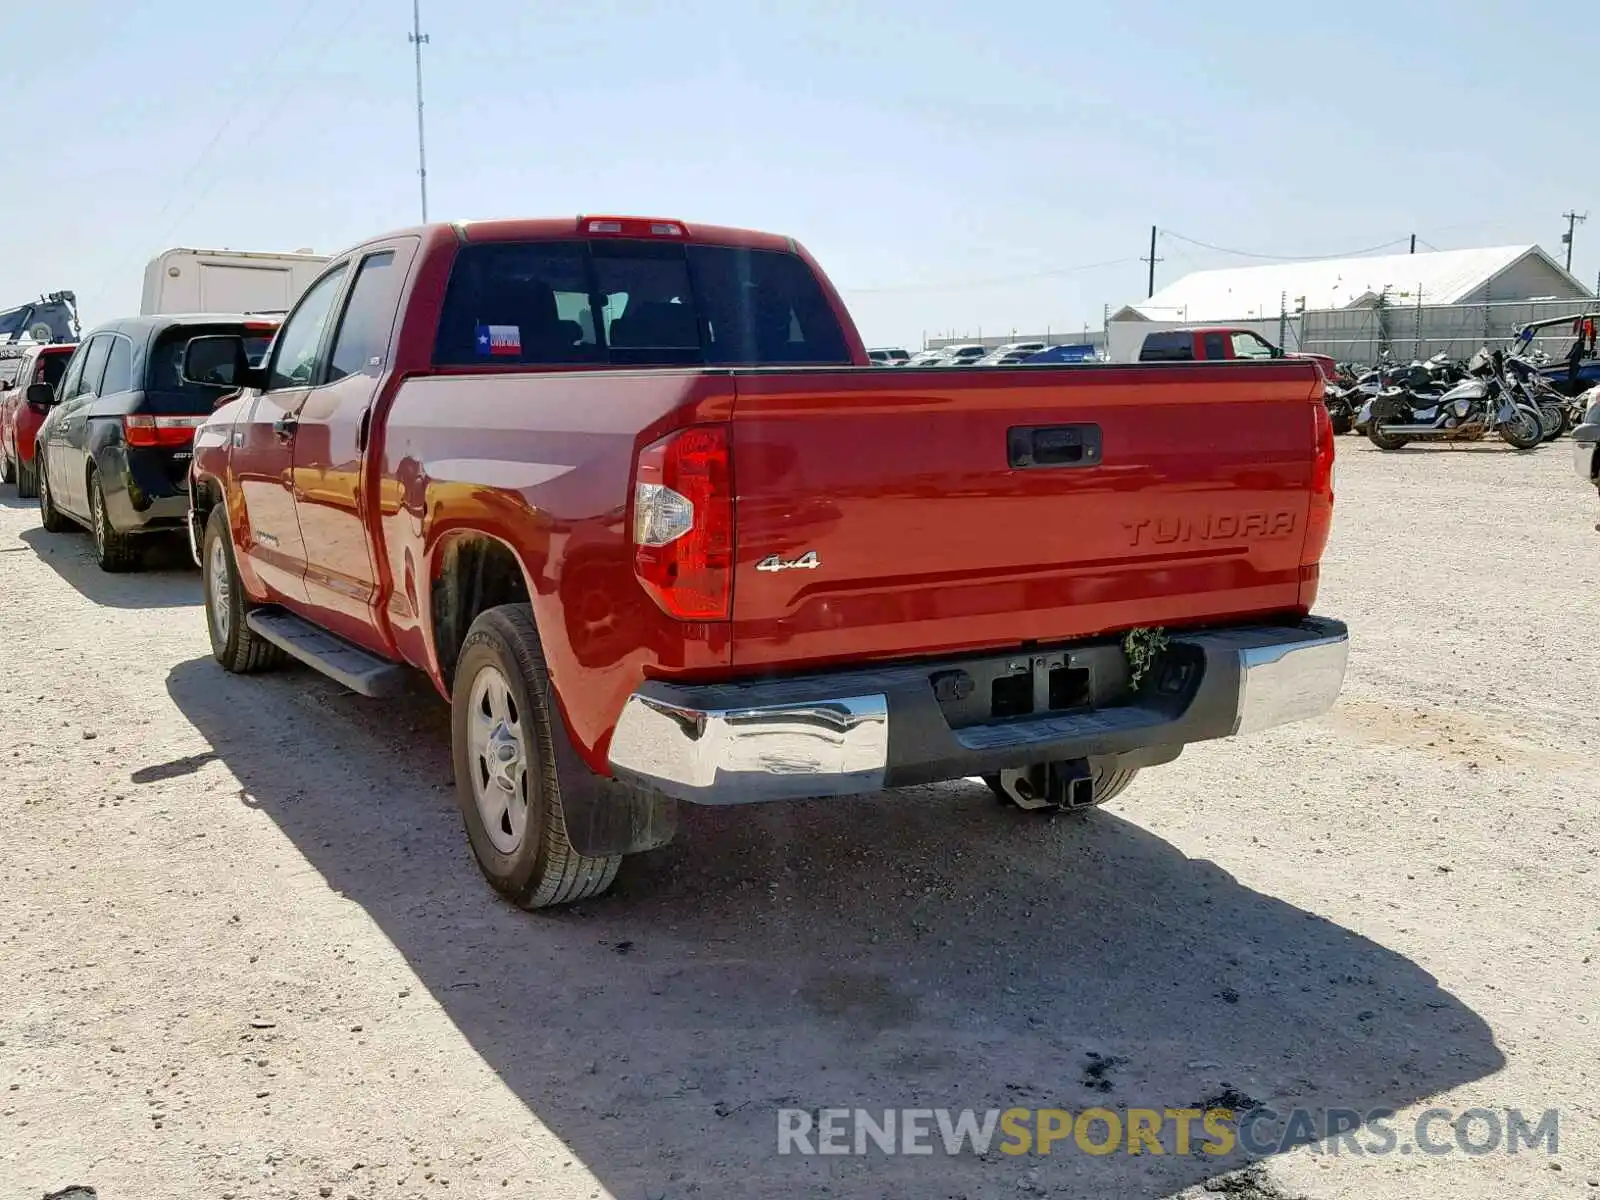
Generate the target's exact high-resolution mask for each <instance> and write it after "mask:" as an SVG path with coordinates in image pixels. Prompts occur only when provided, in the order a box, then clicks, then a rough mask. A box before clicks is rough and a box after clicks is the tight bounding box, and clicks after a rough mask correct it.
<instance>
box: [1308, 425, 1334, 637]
mask: <svg viewBox="0 0 1600 1200" xmlns="http://www.w3.org/2000/svg"><path fill="white" fill-rule="evenodd" d="M1311 428H1312V451H1311V505H1310V508H1309V510H1308V511H1307V513H1306V540H1305V544H1304V546H1303V548H1302V549H1301V551H1300V606H1301V607H1302V608H1305V609H1307V610H1308V611H1309V609H1310V607H1311V605H1312V604H1314V603H1315V602H1316V598H1317V583H1318V577H1319V575H1320V573H1321V572H1320V570H1319V569H1318V565H1317V564H1318V563H1320V562H1321V561H1322V552H1323V551H1324V550H1325V549H1327V547H1328V534H1329V533H1330V532H1332V530H1333V471H1334V468H1333V455H1334V452H1333V422H1332V420H1330V419H1329V417H1328V406H1327V405H1326V404H1324V403H1323V402H1322V397H1321V396H1320V395H1318V396H1317V397H1316V398H1315V399H1313V400H1312V402H1311Z"/></svg>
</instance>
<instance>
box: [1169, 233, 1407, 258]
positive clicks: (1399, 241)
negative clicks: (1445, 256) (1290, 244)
mask: <svg viewBox="0 0 1600 1200" xmlns="http://www.w3.org/2000/svg"><path fill="white" fill-rule="evenodd" d="M1161 236H1162V237H1169V238H1177V239H1178V241H1180V242H1188V243H1189V244H1190V245H1191V246H1199V247H1200V248H1201V249H1203V250H1215V251H1216V252H1217V253H1218V254H1236V255H1238V256H1239V257H1240V258H1267V259H1276V260H1278V261H1279V262H1317V261H1319V260H1321V259H1325V258H1357V257H1359V256H1360V255H1363V254H1372V253H1374V252H1375V251H1378V250H1387V249H1389V247H1391V246H1399V245H1403V244H1404V243H1405V242H1406V241H1407V240H1408V239H1409V237H1410V235H1409V234H1408V235H1406V237H1398V238H1395V239H1394V240H1393V241H1391V242H1384V243H1383V244H1382V245H1379V246H1368V247H1367V248H1366V249H1364V250H1349V251H1346V252H1345V253H1343V254H1259V253H1257V252H1256V251H1254V250H1234V249H1231V248H1230V247H1227V246H1217V245H1213V244H1212V243H1211V242H1202V241H1201V240H1200V239H1199V238H1192V237H1187V236H1185V235H1184V234H1181V233H1176V232H1174V231H1173V230H1171V229H1163V230H1162V231H1161Z"/></svg>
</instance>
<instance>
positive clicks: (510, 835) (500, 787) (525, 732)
mask: <svg viewBox="0 0 1600 1200" xmlns="http://www.w3.org/2000/svg"><path fill="white" fill-rule="evenodd" d="M550 704H551V696H550V679H549V675H548V674H547V672H546V669H545V661H544V651H543V649H542V648H541V646H540V644H539V634H538V631H537V630H536V629H535V628H534V624H533V610H532V608H530V607H529V606H528V605H526V604H504V605H501V606H500V607H498V608H491V609H490V610H489V611H487V612H485V613H482V614H481V615H480V616H479V617H478V619H477V620H476V621H474V622H473V623H472V628H471V630H470V631H468V633H467V640H466V641H465V642H464V643H463V644H462V647H461V657H460V658H459V659H458V660H457V663H456V672H455V685H454V688H453V690H452V695H451V700H450V708H451V721H450V724H451V748H452V753H453V756H454V759H455V773H456V802H457V804H459V805H460V807H461V816H462V820H463V821H464V822H465V824H466V827H467V838H468V840H469V841H470V842H471V843H472V853H473V855H474V857H475V858H476V859H477V860H478V868H479V869H480V870H481V871H482V872H483V874H484V877H485V878H486V879H487V880H488V881H489V883H490V885H491V886H492V887H493V888H494V889H495V891H497V892H499V893H500V894H501V895H502V896H504V897H505V898H506V899H508V900H510V901H511V902H512V903H513V904H516V905H518V906H519V907H522V908H547V907H549V906H551V905H555V904H570V903H572V902H573V901H575V900H584V899H587V898H588V897H590V896H598V895H599V894H600V893H602V892H604V891H605V890H606V889H607V888H609V887H610V886H611V882H612V880H614V879H615V878H616V876H617V867H618V865H619V864H620V863H621V862H622V856H621V855H620V854H610V855H604V856H600V857H591V856H589V855H584V854H579V853H578V852H577V850H575V849H574V848H573V846H572V842H571V841H570V840H569V838H568V837H567V823H566V815H565V810H564V808H563V806H562V799H561V776H560V772H559V771H558V770H557V769H556V755H555V742H554V738H555V736H565V734H558V731H557V730H555V729H554V728H553V727H552V723H551V717H550Z"/></svg>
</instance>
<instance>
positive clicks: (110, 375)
mask: <svg viewBox="0 0 1600 1200" xmlns="http://www.w3.org/2000/svg"><path fill="white" fill-rule="evenodd" d="M132 390H133V343H132V342H131V341H129V340H128V339H127V338H125V337H123V336H122V335H121V334H118V335H116V336H114V337H112V339H111V353H110V355H109V356H108V357H107V359H106V374H105V378H104V379H103V380H101V382H100V394H101V395H102V396H114V395H116V394H117V393H119V392H131V391H132Z"/></svg>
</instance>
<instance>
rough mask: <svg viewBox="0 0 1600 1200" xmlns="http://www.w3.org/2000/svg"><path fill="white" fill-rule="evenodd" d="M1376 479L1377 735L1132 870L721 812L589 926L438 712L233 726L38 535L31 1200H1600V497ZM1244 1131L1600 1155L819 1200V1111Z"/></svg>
mask: <svg viewBox="0 0 1600 1200" xmlns="http://www.w3.org/2000/svg"><path fill="white" fill-rule="evenodd" d="M1340 453H1341V461H1340V470H1339V483H1340V487H1341V496H1340V501H1339V515H1338V520H1337V522H1336V525H1337V528H1336V532H1335V536H1334V540H1333V543H1332V546H1331V548H1330V551H1329V555H1328V559H1327V562H1326V565H1325V568H1324V583H1323V588H1322V601H1321V604H1320V605H1319V608H1320V609H1321V610H1322V611H1324V612H1327V613H1328V614H1330V615H1335V616H1339V617H1343V618H1345V619H1347V620H1348V621H1349V622H1350V625H1351V628H1352V630H1353V638H1354V650H1353V653H1352V658H1351V670H1350V678H1349V683H1348V687H1347V692H1346V696H1345V698H1344V699H1343V701H1342V702H1341V703H1340V705H1339V706H1338V708H1337V709H1336V710H1335V711H1334V712H1333V713H1332V714H1330V715H1329V716H1328V717H1327V718H1326V719H1324V720H1321V721H1318V722H1316V723H1313V724H1308V725H1303V726H1298V727H1290V728H1287V729H1282V730H1276V731H1272V732H1270V733H1267V734H1260V735H1256V736H1253V737H1249V738H1245V739H1241V740H1238V741H1235V742H1228V743H1212V744H1210V745H1204V746H1200V747H1196V748H1194V749H1192V750H1190V751H1188V752H1187V753H1185V755H1184V756H1183V757H1182V758H1181V759H1180V760H1179V761H1178V762H1176V763H1174V764H1172V765H1171V766H1169V767H1165V768H1162V769H1160V770H1154V771H1150V772H1147V773H1146V774H1144V775H1143V776H1141V778H1140V779H1139V781H1138V782H1137V783H1136V784H1135V785H1134V786H1133V787H1132V788H1131V789H1130V790H1129V791H1128V792H1127V793H1126V794H1125V796H1124V797H1123V798H1122V799H1120V800H1119V801H1117V802H1116V803H1114V804H1113V805H1111V806H1110V807H1109V808H1108V809H1106V810H1104V811H1102V812H1099V813H1096V814H1093V815H1091V816H1090V817H1088V818H1085V819H1072V818H1065V817H1061V818H1054V819H1051V818H1044V819H1034V818H1032V817H1031V816H1029V815H1028V814H1021V813H1016V812H1008V811H1003V810H1000V809H998V808H997V807H996V806H994V805H993V803H992V802H991V800H990V798H989V796H988V794H987V792H986V791H985V790H984V789H983V788H981V787H980V786H978V785H976V784H973V783H957V784H950V785H944V786H939V787H930V788H922V789H916V790H912V791H907V792H901V793H893V794H885V795H883V796H881V797H875V798H871V799H868V800H864V801H860V802H831V803H808V804H798V805H781V806H771V807H763V808H752V809H747V810H742V811H706V810H689V811H688V812H686V814H685V821H684V829H683V832H682V835H681V836H680V839H679V841H678V843H677V844H676V845H674V846H673V847H671V848H669V849H666V850H663V851H658V852H655V853H653V854H649V855H644V856H641V857H639V858H637V859H631V860H629V861H628V862H627V863H626V864H625V865H624V867H623V871H622V874H621V876H620V878H619V882H618V886H617V888H616V890H615V893H614V894H613V895H611V896H609V897H607V898H605V899H603V900H600V901H595V902H591V903H588V904H586V905H584V906H582V907H581V908H579V909H577V910H570V911H565V912H560V913H556V914H544V915H529V914H525V913H521V912H518V911H515V910H513V909H511V908H509V907H507V906H505V905H503V904H501V903H499V902H497V901H495V900H494V899H493V898H492V897H491V895H490V893H489V892H488V890H487V889H486V888H485V887H484V886H483V884H482V883H481V881H480V879H479V877H478V875H477V872H476V870H475V868H474V867H473V865H472V862H471V859H470V856H469V852H468V850H467V847H466V844H465V839H464V837H463V835H462V832H461V827H460V821H459V818H458V817H457V815H456V813H455V811H454V808H453V799H452V795H451V792H450V789H449V784H448V779H449V770H450V767H449V759H448V753H447V721H446V712H445V710H444V707H443V706H442V705H441V704H439V703H438V702H437V701H436V700H434V699H432V698H431V697H429V696H425V695H418V696H416V697H413V698H410V699H407V700H403V701H400V702H396V703H386V704H379V703H375V702H371V701H365V700H361V699H359V698H356V697H354V696H350V695H347V694H344V693H341V692H340V691H339V689H337V688H336V687H334V686H333V685H331V684H329V683H327V682H326V681H324V680H322V679H321V678H320V677H317V676H315V675H313V674H311V673H309V672H305V671H298V670H296V671H289V672H285V673H283V674H279V675H276V676H271V677H266V678H260V679H236V678H231V677H228V676H225V675H224V674H223V673H222V672H221V670H220V669H219V668H218V667H217V666H216V665H215V664H214V663H213V662H212V661H211V659H210V657H209V654H208V652H207V646H206V638H205V632H204V627H203V618H202V613H201V610H200V607H199V583H198V576H197V574H196V573H195V572H193V571H192V570H189V569H187V568H186V567H185V565H184V563H183V557H182V555H181V554H173V555H171V556H169V557H168V559H167V561H166V565H165V566H159V565H158V566H157V567H156V568H155V569H152V570H150V571H147V572H146V573H144V574H141V575H136V576H127V577H113V576H107V575H103V574H101V573H100V572H99V571H98V570H97V569H96V568H95V567H94V566H93V564H92V563H91V562H90V560H89V558H88V555H87V546H86V538H84V537H82V536H72V535H62V536H52V535H47V534H44V533H43V532H42V531H41V530H40V529H39V527H38V523H37V517H36V510H35V507H34V505H33V504H32V503H31V502H19V501H17V500H16V499H15V498H14V495H13V493H12V492H10V490H9V489H8V490H7V491H6V492H5V493H4V494H3V495H0V588H3V590H4V595H5V596H6V614H7V616H6V622H5V632H6V637H5V638H4V640H3V641H0V673H3V678H4V679H5V680H6V686H5V688H4V689H3V693H0V720H3V727H4V729H5V731H6V736H5V739H4V741H3V742H0V768H4V769H5V770H6V782H7V785H8V786H6V788H5V789H4V794H5V795H6V797H7V799H8V802H9V803H8V822H7V831H6V836H5V838H4V840H3V843H0V864H3V869H4V870H3V878H4V888H3V892H0V917H3V920H0V978H3V979H4V980H5V987H4V992H5V1002H4V1004H3V1006H0V1114H3V1115H0V1197H7V1198H8V1197H13V1196H15V1197H36V1196H39V1195H41V1194H43V1193H45V1192H49V1191H54V1190H56V1189H60V1188H65V1187H66V1186H68V1185H69V1184H74V1183H76V1184H83V1185H90V1186H93V1187H95V1188H96V1189H98V1192H99V1195H100V1197H101V1198H102V1200H111V1198H117V1200H121V1198H128V1200H162V1198H168V1197H171V1198H183V1200H188V1198H190V1197H222V1198H227V1197H237V1198H241V1200H242V1198H244V1197H268V1196H286V1197H287V1196H293V1197H312V1196H332V1197H340V1198H343V1197H360V1198H362V1200H365V1198H367V1197H418V1196H426V1197H434V1196H449V1195H458V1196H466V1197H469V1198H473V1200H476V1198H478V1197H492V1196H514V1197H528V1198H531V1197H538V1198H540V1200H545V1198H555V1197H580V1198H590V1197H611V1196H614V1197H619V1198H624V1200H640V1198H644V1197H662V1198H677V1197H689V1196H695V1197H708V1198H709V1197H723V1196H727V1197H741V1198H764V1197H774V1198H776V1197H785V1198H789V1197H802V1196H804V1197H824V1196H826V1197H885V1198H890V1197H894V1198H898V1197H907V1196H916V1197H919V1198H920V1197H936V1198H942V1197H951V1198H956V1197H965V1198H969V1200H980V1198H982V1200H988V1198H992V1197H1011V1196H1017V1195H1022V1196H1030V1195H1040V1196H1042V1195H1050V1196H1083V1197H1145V1196H1152V1197H1154V1196H1170V1195H1173V1194H1177V1193H1182V1194H1184V1195H1189V1194H1191V1192H1190V1191H1189V1190H1186V1189H1192V1194H1193V1195H1196V1196H1201V1195H1209V1194H1219V1193H1220V1194H1225V1195H1232V1196H1242V1197H1254V1198H1258V1200H1260V1198H1266V1197H1307V1198H1316V1200H1323V1198H1327V1200H1332V1198H1334V1197H1351V1198H1354V1197H1361V1198H1370V1197H1379V1198H1382V1197H1391V1196H1419V1197H1420V1196H1429V1197H1432V1196H1443V1195H1450V1196H1455V1197H1485V1198H1487V1197H1495V1198H1499V1197H1504V1196H1508V1195H1519V1196H1532V1197H1562V1196H1594V1197H1600V1120H1597V1108H1596V1105H1595V1103H1594V1099H1593V1097H1594V1093H1595V1090H1596V1084H1597V1083H1600V1080H1597V1078H1596V1075H1597V1069H1596V1062H1597V1056H1596V1051H1595V1045H1596V1042H1595V1034H1596V1024H1597V1023H1600V1000H1597V997H1600V986H1597V984H1600V963H1597V961H1596V957H1597V956H1600V945H1597V943H1600V886H1597V883H1600V879H1597V875H1596V866H1597V859H1596V844H1597V843H1596V836H1595V833H1594V815H1595V809H1596V805H1597V800H1596V798H1595V788H1594V784H1593V781H1594V763H1595V756H1596V747H1597V743H1600V717H1597V716H1596V705H1595V698H1596V693H1595V687H1596V681H1597V680H1600V639H1596V637H1595V636H1594V630H1595V626H1596V616H1597V611H1596V607H1597V606H1596V596H1597V595H1600V553H1597V552H1600V542H1597V535H1596V534H1595V532H1594V530H1593V524H1594V519H1595V517H1596V515H1597V512H1596V502H1595V497H1594V496H1593V494H1592V493H1588V492H1586V490H1585V489H1584V488H1582V487H1581V486H1580V485H1579V484H1578V482H1577V481H1576V480H1575V479H1574V478H1573V476H1572V474H1571V470H1570V466H1569V460H1570V453H1569V448H1568V446H1567V444H1566V443H1557V444H1555V445H1553V446H1548V447H1545V448H1542V449H1540V450H1539V451H1536V452H1534V453H1532V454H1528V455H1518V454H1514V453H1512V452H1510V451H1508V450H1506V449H1505V448H1503V447H1500V446H1498V445H1495V446H1483V447H1472V448H1464V449H1458V450H1449V449H1432V448H1425V449H1420V450H1408V451H1405V452H1402V453H1399V454H1393V455H1381V454H1379V453H1378V452H1376V451H1374V450H1373V449H1371V447H1369V446H1368V445H1367V444H1366V443H1365V442H1364V441H1359V440H1356V439H1353V438H1344V439H1341V440H1340ZM1219 1100H1221V1101H1227V1102H1231V1103H1233V1104H1245V1103H1248V1102H1249V1101H1260V1102H1265V1103H1268V1104H1270V1105H1271V1106H1272V1107H1273V1108H1274V1109H1275V1110H1279V1111H1285V1110H1287V1109H1289V1108H1291V1107H1293V1106H1294V1105H1297V1104H1299V1105H1306V1106H1315V1107H1339V1108H1350V1109H1356V1110H1362V1111H1365V1110H1369V1109H1372V1108H1376V1107H1392V1108H1395V1109H1399V1110H1401V1117H1400V1119H1399V1120H1398V1121H1397V1122H1396V1125H1397V1126H1399V1127H1401V1128H1402V1130H1404V1129H1405V1128H1406V1121H1407V1120H1408V1118H1409V1117H1410V1116H1413V1115H1414V1114H1416V1113H1418V1112H1421V1111H1422V1110H1424V1109H1427V1108H1429V1107H1433V1106H1438V1107H1446V1108H1450V1109H1453V1110H1465V1109H1469V1108H1475V1107H1482V1108H1489V1109H1494V1110H1501V1109H1505V1108H1519V1109H1521V1110H1523V1111H1524V1112H1525V1113H1530V1114H1536V1113H1538V1112H1540V1111H1542V1110H1544V1109H1546V1108H1558V1109H1560V1110H1561V1126H1560V1143H1559V1147H1560V1152H1559V1154H1558V1155H1557V1156H1556V1157H1554V1158H1551V1157H1550V1156H1549V1155H1547V1154H1546V1153H1544V1152H1543V1151H1538V1152H1528V1151H1524V1152H1523V1153H1521V1154H1518V1155H1514V1156H1512V1155H1506V1154H1499V1153H1496V1154H1489V1155H1485V1156H1468V1155H1463V1154H1459V1153H1458V1154H1454V1155H1450V1156H1446V1157H1438V1158H1435V1157H1419V1156H1416V1155H1411V1156H1406V1155H1399V1154H1396V1155H1390V1156H1385V1157H1379V1156H1372V1155H1366V1156H1357V1155H1354V1154H1352V1153H1349V1152H1344V1153H1340V1154H1337V1155H1334V1154H1330V1153H1326V1152H1318V1151H1317V1150H1315V1149H1313V1148H1311V1147H1306V1146H1302V1147H1301V1148H1299V1149H1294V1150H1290V1151H1288V1152H1286V1153H1281V1154H1277V1155H1272V1156H1269V1157H1266V1158H1264V1159H1261V1160H1259V1161H1257V1162H1254V1163H1250V1162H1249V1161H1248V1160H1247V1159H1245V1158H1244V1157H1242V1156H1239V1155H1235V1156H1231V1157H1228V1158H1224V1159H1215V1158H1208V1157H1207V1156H1205V1155H1203V1154H1195V1153H1191V1154H1188V1155H1183V1156H1180V1155H1176V1154H1167V1155H1164V1156H1155V1155H1143V1156H1129V1155H1126V1154H1118V1155H1113V1156H1109V1157H1096V1156H1089V1155H1085V1154H1082V1153H1078V1152H1075V1151H1071V1149H1070V1145H1069V1144H1066V1143H1064V1144H1063V1145H1062V1146H1058V1147H1057V1148H1056V1153H1053V1154H1051V1155H1050V1156H1048V1157H1041V1156H1025V1157H1011V1156H1006V1155H1000V1154H994V1153H991V1154H990V1155H988V1156H985V1157H978V1156H973V1155H964V1156H959V1157H954V1158H951V1157H946V1156H945V1155H943V1154H940V1155H938V1156H937V1157H923V1158H918V1157H886V1156H884V1155H881V1154H879V1153H877V1152H875V1151H874V1152H873V1153H872V1154H869V1155H867V1156H864V1157H855V1156H848V1157H803V1156H790V1157H781V1158H780V1157H779V1156H777V1154H776V1123H777V1110H778V1109H779V1108H782V1107H791V1106H792V1107H800V1108H817V1107H831V1106H838V1107H853V1106H865V1107H877V1108H882V1107H886V1106H893V1107H929V1108H941V1107H944V1108H951V1109H960V1108H967V1107H971V1108H990V1107H1002V1108H1004V1107H1013V1106H1059V1107H1062V1108H1065V1109H1068V1110H1072V1111H1079V1110H1082V1109H1084V1108H1087V1107H1089V1106H1092V1105H1102V1106H1106V1107H1109V1108H1112V1109H1115V1110H1122V1109H1126V1108H1129V1107H1156V1108H1165V1107H1182V1106H1187V1105H1194V1104H1204V1103H1209V1102H1214V1101H1219ZM1401 1140H1402V1141H1405V1140H1408V1139H1406V1138H1405V1137H1404V1136H1402V1138H1401ZM1168 1147H1169V1149H1170V1148H1171V1143H1170V1140H1169V1142H1168ZM1224 1172H1227V1174H1225V1175H1224V1174H1223V1173H1224ZM1219 1176H1220V1178H1219Z"/></svg>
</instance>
